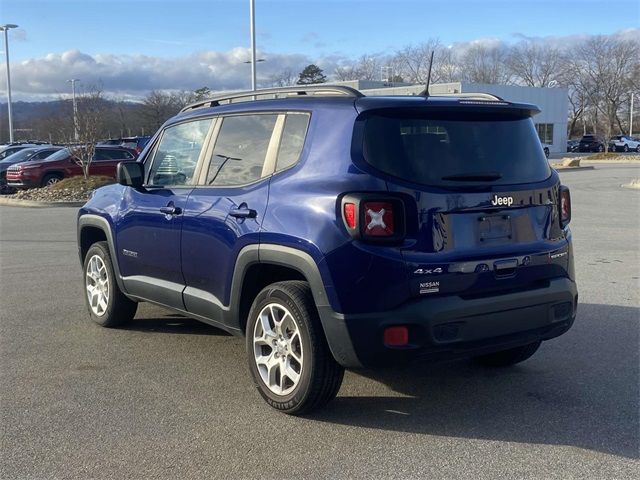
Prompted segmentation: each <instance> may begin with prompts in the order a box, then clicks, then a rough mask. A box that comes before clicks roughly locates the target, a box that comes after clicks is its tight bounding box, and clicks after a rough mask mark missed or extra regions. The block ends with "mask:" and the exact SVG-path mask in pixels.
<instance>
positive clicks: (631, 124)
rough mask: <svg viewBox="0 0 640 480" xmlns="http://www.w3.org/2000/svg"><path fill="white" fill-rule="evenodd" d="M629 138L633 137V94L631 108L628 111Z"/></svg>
mask: <svg viewBox="0 0 640 480" xmlns="http://www.w3.org/2000/svg"><path fill="white" fill-rule="evenodd" d="M629 136H630V137H632V136H633V92H631V108H630V109H629Z"/></svg>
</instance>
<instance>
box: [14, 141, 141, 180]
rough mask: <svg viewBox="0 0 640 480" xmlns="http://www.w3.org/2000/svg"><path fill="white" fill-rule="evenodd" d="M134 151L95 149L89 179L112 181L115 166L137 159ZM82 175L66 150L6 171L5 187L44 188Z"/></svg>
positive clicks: (71, 155)
mask: <svg viewBox="0 0 640 480" xmlns="http://www.w3.org/2000/svg"><path fill="white" fill-rule="evenodd" d="M136 156H137V155H136V152H135V151H134V150H131V149H128V148H124V147H96V151H95V154H94V157H93V160H92V161H91V163H90V165H89V174H90V175H105V176H109V177H115V174H116V166H117V165H118V163H120V162H121V161H123V160H133V159H135V158H136ZM78 175H82V168H81V167H80V165H78V163H77V161H76V160H75V159H74V157H73V153H72V151H71V150H70V149H69V148H64V149H61V150H59V151H57V152H55V153H54V154H52V155H50V156H49V157H47V158H45V159H44V160H39V161H31V162H25V163H18V164H15V165H12V166H10V167H9V168H8V170H7V185H9V186H10V187H14V188H19V189H24V188H34V187H46V186H48V185H53V184H54V183H57V182H59V181H60V180H62V179H63V178H67V177H75V176H78Z"/></svg>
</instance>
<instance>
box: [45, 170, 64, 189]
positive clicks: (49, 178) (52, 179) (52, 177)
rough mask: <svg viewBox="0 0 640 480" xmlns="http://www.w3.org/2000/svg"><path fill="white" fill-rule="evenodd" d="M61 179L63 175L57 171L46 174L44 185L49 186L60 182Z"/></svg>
mask: <svg viewBox="0 0 640 480" xmlns="http://www.w3.org/2000/svg"><path fill="white" fill-rule="evenodd" d="M60 180H62V177H61V176H60V175H58V174H56V173H51V174H49V175H45V177H44V178H43V179H42V186H43V187H49V186H51V185H54V184H56V183H58V182H59V181H60Z"/></svg>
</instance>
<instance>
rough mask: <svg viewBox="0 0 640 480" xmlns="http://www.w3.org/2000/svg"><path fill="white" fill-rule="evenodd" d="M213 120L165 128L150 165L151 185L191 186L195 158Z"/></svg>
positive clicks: (194, 169) (197, 156)
mask: <svg viewBox="0 0 640 480" xmlns="http://www.w3.org/2000/svg"><path fill="white" fill-rule="evenodd" d="M212 121H213V120H212V119H210V118H208V119H205V120H195V121H192V122H185V123H181V124H179V125H175V126H173V127H169V128H167V129H166V130H165V131H164V133H163V135H162V139H161V140H160V143H159V145H158V147H157V149H156V151H155V154H154V156H153V160H152V162H151V170H150V172H149V179H148V183H149V184H150V185H192V184H193V183H194V178H193V176H194V174H195V171H196V165H197V164H198V158H199V157H200V152H201V151H202V147H203V145H204V142H205V139H206V137H207V133H208V132H209V128H210V127H211V122H212Z"/></svg>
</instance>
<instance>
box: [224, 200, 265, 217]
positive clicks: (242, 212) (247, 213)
mask: <svg viewBox="0 0 640 480" xmlns="http://www.w3.org/2000/svg"><path fill="white" fill-rule="evenodd" d="M229 215H231V216H232V217H236V218H256V216H257V215H258V212H256V211H255V210H252V209H250V208H247V204H246V203H243V204H242V205H240V207H239V208H232V209H231V210H229Z"/></svg>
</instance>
